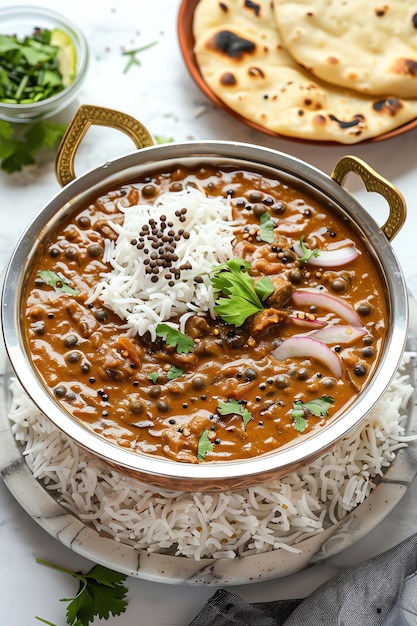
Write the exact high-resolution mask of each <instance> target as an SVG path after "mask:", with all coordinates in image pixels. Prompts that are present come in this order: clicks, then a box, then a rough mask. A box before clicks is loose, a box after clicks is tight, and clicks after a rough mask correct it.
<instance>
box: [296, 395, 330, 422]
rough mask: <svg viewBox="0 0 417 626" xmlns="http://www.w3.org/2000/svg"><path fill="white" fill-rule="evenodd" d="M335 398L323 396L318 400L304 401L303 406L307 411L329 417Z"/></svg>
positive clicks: (318, 415)
mask: <svg viewBox="0 0 417 626" xmlns="http://www.w3.org/2000/svg"><path fill="white" fill-rule="evenodd" d="M333 402H334V399H333V398H332V397H331V396H323V397H322V398H317V399H316V400H310V401H309V402H304V404H303V406H304V408H305V409H307V411H309V412H310V413H312V414H313V415H315V416H316V417H327V415H328V413H329V408H330V405H331V404H333Z"/></svg>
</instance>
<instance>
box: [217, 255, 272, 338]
mask: <svg viewBox="0 0 417 626" xmlns="http://www.w3.org/2000/svg"><path fill="white" fill-rule="evenodd" d="M250 268H251V265H250V263H248V262H247V261H245V260H244V259H240V258H236V259H231V260H230V261H228V262H227V263H223V264H222V265H218V266H216V267H215V268H214V270H213V271H214V274H213V275H212V277H211V282H212V285H213V288H214V289H215V290H217V291H218V292H221V293H222V294H223V295H224V296H226V297H221V296H220V297H217V299H216V304H215V307H214V311H215V312H216V313H217V315H219V316H220V317H221V318H222V319H223V320H224V321H225V322H227V323H228V324H233V325H234V326H242V324H243V323H244V322H245V320H246V319H247V318H248V317H250V316H251V315H254V313H258V312H259V311H261V310H262V309H263V304H262V301H261V299H262V300H264V299H265V298H266V297H267V296H268V295H270V294H271V293H272V292H273V291H274V287H273V284H272V282H271V280H270V279H269V278H268V277H267V276H264V277H263V278H262V279H261V280H260V281H258V283H257V287H255V281H254V279H253V277H252V276H251V275H250V274H249V273H248V270H249V269H250ZM259 283H261V284H260V285H259ZM258 285H259V286H258ZM258 290H259V293H258ZM259 294H260V295H259Z"/></svg>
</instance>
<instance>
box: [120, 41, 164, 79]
mask: <svg viewBox="0 0 417 626" xmlns="http://www.w3.org/2000/svg"><path fill="white" fill-rule="evenodd" d="M157 43H158V42H157V41H151V43H148V44H146V45H145V46H141V47H140V48H135V49H134V50H124V51H123V52H122V56H125V57H129V60H128V62H127V64H126V66H125V68H124V70H123V74H126V73H127V72H128V71H129V70H130V68H131V67H132V66H133V65H141V62H140V60H139V59H138V58H137V56H136V55H137V54H139V52H143V51H144V50H148V48H153V46H156V44H157Z"/></svg>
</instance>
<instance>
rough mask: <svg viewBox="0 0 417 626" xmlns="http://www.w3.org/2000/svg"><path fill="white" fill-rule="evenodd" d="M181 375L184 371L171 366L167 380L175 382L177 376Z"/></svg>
mask: <svg viewBox="0 0 417 626" xmlns="http://www.w3.org/2000/svg"><path fill="white" fill-rule="evenodd" d="M182 374H184V370H182V369H181V368H180V367H177V366H176V365H173V366H172V367H171V369H170V370H169V372H168V380H175V379H176V378H178V377H179V376H182Z"/></svg>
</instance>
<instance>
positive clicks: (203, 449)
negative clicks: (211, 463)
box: [197, 430, 213, 461]
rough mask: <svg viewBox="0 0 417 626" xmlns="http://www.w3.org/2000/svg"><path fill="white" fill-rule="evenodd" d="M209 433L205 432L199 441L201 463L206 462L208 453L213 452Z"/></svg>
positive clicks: (198, 455) (198, 454)
mask: <svg viewBox="0 0 417 626" xmlns="http://www.w3.org/2000/svg"><path fill="white" fill-rule="evenodd" d="M209 432H210V431H208V430H204V431H203V433H202V434H201V436H200V439H199V440H198V447H197V459H199V460H200V461H204V459H205V458H206V454H207V452H213V444H212V443H211V441H210V439H209Z"/></svg>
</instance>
